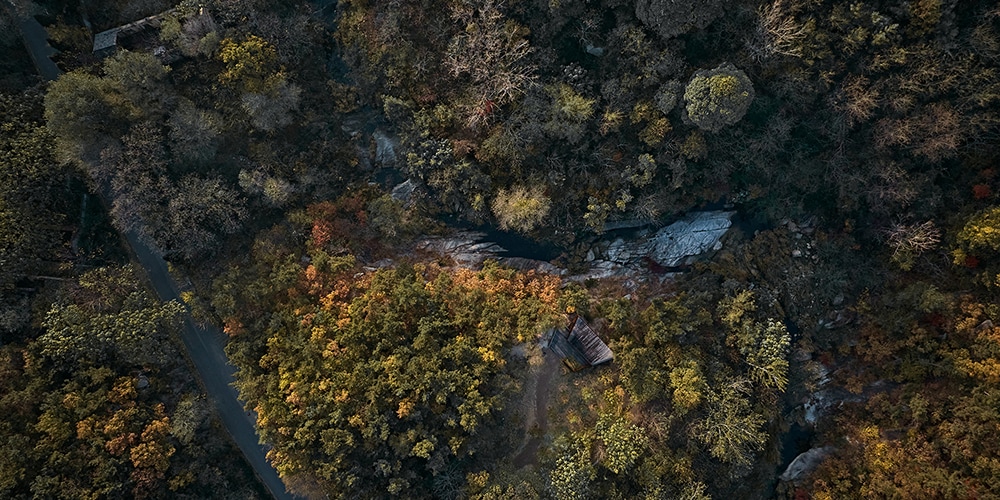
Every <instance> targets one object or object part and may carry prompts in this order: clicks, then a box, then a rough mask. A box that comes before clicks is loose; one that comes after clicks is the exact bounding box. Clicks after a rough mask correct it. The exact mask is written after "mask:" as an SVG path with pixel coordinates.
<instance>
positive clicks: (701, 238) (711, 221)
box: [648, 212, 735, 267]
mask: <svg viewBox="0 0 1000 500" xmlns="http://www.w3.org/2000/svg"><path fill="white" fill-rule="evenodd" d="M734 213H735V212H695V213H693V214H690V215H688V216H687V217H685V218H683V219H681V220H679V221H677V222H674V223H673V224H671V225H669V226H666V227H664V228H661V229H660V230H659V231H657V232H656V234H655V235H653V237H652V238H650V240H649V243H650V244H651V247H650V251H649V253H648V256H649V258H650V259H652V260H653V261H655V262H656V263H657V264H659V265H661V266H663V267H676V266H679V265H682V264H686V263H688V262H687V260H688V258H689V257H693V256H696V255H700V254H703V253H705V252H708V251H709V250H719V249H720V248H722V242H721V239H722V236H723V235H724V234H726V231H728V230H729V227H730V226H732V225H733V222H732V218H733V214H734Z"/></svg>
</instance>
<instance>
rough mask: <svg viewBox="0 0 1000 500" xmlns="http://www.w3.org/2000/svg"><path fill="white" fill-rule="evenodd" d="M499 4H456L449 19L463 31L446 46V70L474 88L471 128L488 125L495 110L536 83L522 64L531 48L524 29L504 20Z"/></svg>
mask: <svg viewBox="0 0 1000 500" xmlns="http://www.w3.org/2000/svg"><path fill="white" fill-rule="evenodd" d="M502 9H503V2H499V1H495V0H474V1H470V2H455V6H454V7H453V8H452V12H451V16H452V19H453V20H454V21H455V23H456V24H458V25H459V26H461V27H463V28H462V29H461V30H460V31H459V32H458V33H457V34H456V35H455V36H454V37H453V38H452V39H451V43H450V44H449V45H448V52H447V54H445V66H446V67H447V68H448V70H449V72H450V73H451V75H452V76H454V77H456V78H463V77H464V78H468V79H469V80H470V81H471V84H472V88H473V89H474V90H473V92H474V95H473V96H472V97H473V109H471V110H470V112H469V114H468V117H467V118H468V122H469V124H470V125H477V124H480V123H482V122H485V121H487V120H488V118H489V116H490V115H491V114H492V113H493V111H494V110H495V108H496V107H498V106H503V105H504V104H509V103H510V102H513V101H514V100H515V99H517V98H518V97H519V96H520V95H522V94H524V91H525V89H526V88H527V87H528V86H529V85H530V84H531V83H532V82H533V81H534V79H535V68H534V66H532V65H531V64H529V63H528V61H527V56H528V55H529V54H530V53H531V51H532V49H531V46H530V45H529V44H528V41H527V40H526V39H525V38H524V35H525V33H526V30H525V28H524V27H522V26H520V25H518V24H517V23H515V22H513V21H511V20H509V19H507V18H506V16H504V15H503V12H502Z"/></svg>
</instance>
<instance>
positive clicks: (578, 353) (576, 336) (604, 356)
mask: <svg viewBox="0 0 1000 500" xmlns="http://www.w3.org/2000/svg"><path fill="white" fill-rule="evenodd" d="M542 347H543V348H548V350H549V351H551V352H553V353H555V354H556V355H557V356H559V357H560V358H562V360H563V363H565V364H566V366H567V367H569V369H571V370H573V371H577V370H582V369H584V368H587V367H588V366H595V365H599V364H602V363H607V362H609V361H611V360H613V359H614V358H615V356H614V354H613V353H612V352H611V348H610V347H608V345H607V344H605V343H604V341H603V340H601V338H600V337H598V336H597V333H596V332H594V329H593V328H591V327H590V325H588V324H587V322H586V321H584V319H583V318H581V317H580V316H576V317H575V318H573V319H572V320H571V321H570V323H569V328H568V329H567V328H553V329H550V330H549V331H548V332H546V333H545V335H544V336H542Z"/></svg>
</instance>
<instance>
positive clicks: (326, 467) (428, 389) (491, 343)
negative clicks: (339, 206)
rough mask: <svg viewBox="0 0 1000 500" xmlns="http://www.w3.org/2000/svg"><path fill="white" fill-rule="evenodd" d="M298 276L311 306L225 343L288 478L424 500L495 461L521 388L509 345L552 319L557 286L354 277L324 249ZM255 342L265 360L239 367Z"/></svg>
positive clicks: (497, 277) (348, 492)
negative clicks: (508, 410) (495, 443)
mask: <svg viewBox="0 0 1000 500" xmlns="http://www.w3.org/2000/svg"><path fill="white" fill-rule="evenodd" d="M296 262H297V261H296ZM298 269H299V273H298V277H297V278H296V280H297V281H298V283H297V284H296V285H295V286H296V288H298V289H299V290H300V291H299V292H296V293H295V294H294V295H296V296H297V295H299V294H300V293H306V295H305V297H309V299H308V300H307V301H306V302H303V303H300V304H299V305H297V306H293V304H294V303H295V302H298V299H294V301H293V302H289V303H286V304H279V305H277V307H276V310H275V314H277V316H275V318H278V317H280V318H282V319H281V320H279V321H277V322H275V321H271V322H269V324H265V325H262V326H265V327H266V329H267V331H264V332H254V333H243V334H238V335H236V336H235V337H233V343H232V344H231V345H230V351H231V352H233V353H234V355H235V357H234V358H233V359H235V360H237V363H238V364H239V365H240V372H239V376H238V380H239V382H238V386H239V388H240V390H241V393H242V394H243V395H244V397H246V398H247V400H248V401H249V402H250V404H252V405H253V406H254V407H255V408H256V410H257V411H258V413H259V415H260V420H259V425H260V426H261V429H262V432H263V434H264V436H265V439H268V440H271V442H273V443H274V444H275V451H274V452H273V453H272V455H273V460H274V462H275V465H276V467H277V468H278V470H279V472H280V473H281V474H282V475H283V476H284V477H295V476H298V475H306V476H307V477H312V478H314V479H315V480H316V481H318V482H319V483H320V484H321V485H322V487H323V488H324V489H325V490H326V491H327V492H328V494H331V495H335V496H385V495H406V496H414V497H422V496H427V495H429V493H430V492H431V491H435V490H434V488H435V485H436V484H443V483H442V481H443V482H447V483H450V482H451V475H452V474H453V473H454V472H453V471H452V468H454V467H459V470H464V469H465V468H466V467H468V466H470V465H471V464H473V463H477V458H476V457H487V456H491V451H490V449H489V447H488V444H487V443H489V442H491V441H490V440H492V439H497V438H498V437H499V436H502V435H503V433H499V434H498V431H499V427H497V425H498V420H497V418H498V415H499V414H500V412H501V411H502V409H503V406H504V404H505V401H506V398H507V397H508V396H509V395H510V394H511V391H512V390H513V389H514V387H515V386H514V385H513V384H514V379H513V378H512V375H511V374H510V373H509V372H508V365H509V363H510V362H511V361H510V360H509V359H508V358H507V356H506V352H507V349H508V348H509V347H510V346H511V345H512V343H513V342H515V341H523V340H525V339H527V338H534V336H535V335H536V334H537V328H539V325H540V324H541V323H544V322H547V321H550V318H551V315H552V314H553V313H554V305H555V304H554V299H555V295H556V283H557V282H556V281H555V280H553V279H550V278H546V277H540V276H537V277H536V276H532V275H522V274H517V273H515V272H514V271H509V270H505V269H502V268H499V267H497V266H488V267H487V268H486V269H484V270H483V271H481V272H472V271H464V270H459V271H452V272H438V271H435V270H433V269H428V268H424V267H416V268H407V267H401V268H398V269H389V270H383V271H379V272H376V273H372V274H369V275H365V276H363V277H355V274H354V271H353V264H352V261H351V260H349V259H343V258H331V257H329V256H328V255H327V254H325V252H322V251H319V250H314V251H313V252H312V260H311V264H310V265H308V266H306V267H305V268H304V269H303V268H302V267H298ZM260 336H263V338H262V339H261V340H254V339H255V337H256V338H260ZM260 341H266V344H267V346H266V348H265V349H264V351H263V352H262V355H260V356H259V357H258V358H256V359H255V357H253V356H250V357H249V358H245V357H244V356H246V355H248V354H249V353H250V352H253V351H252V350H251V351H246V350H245V349H252V348H251V346H252V345H253V344H254V343H256V342H260ZM237 350H239V351H240V352H243V353H245V354H239V355H236V351H237ZM321 415H322V417H320V416H321ZM288 428H294V429H297V430H296V431H295V433H294V436H292V435H289V434H287V433H285V432H284V431H283V430H282V429H288ZM357 464H367V465H365V466H363V467H358V466H357ZM481 466H488V463H482V465H481ZM456 477H457V478H458V481H459V489H461V484H462V483H463V482H464V475H463V474H459V475H458V476H456Z"/></svg>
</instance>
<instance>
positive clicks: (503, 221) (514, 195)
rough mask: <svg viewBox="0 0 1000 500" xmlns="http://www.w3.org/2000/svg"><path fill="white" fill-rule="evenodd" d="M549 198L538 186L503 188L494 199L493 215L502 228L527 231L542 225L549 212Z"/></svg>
mask: <svg viewBox="0 0 1000 500" xmlns="http://www.w3.org/2000/svg"><path fill="white" fill-rule="evenodd" d="M549 206H550V203H549V199H548V197H547V196H545V194H544V193H542V190H541V189H539V188H538V187H535V188H532V189H530V190H529V189H528V188H526V187H523V186H522V187H518V188H516V189H514V190H512V191H507V190H505V189H501V190H500V192H499V193H497V196H496V198H494V200H493V215H495V216H496V217H497V220H498V221H499V223H500V229H513V230H515V231H518V232H522V233H527V232H530V231H531V230H532V229H535V228H536V227H538V226H539V225H541V223H542V220H543V219H544V218H545V216H546V215H548V213H549Z"/></svg>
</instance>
